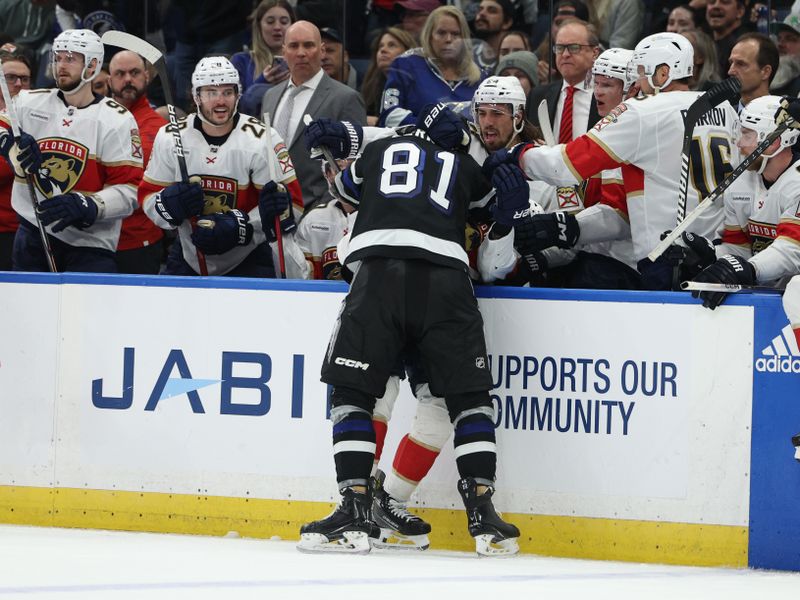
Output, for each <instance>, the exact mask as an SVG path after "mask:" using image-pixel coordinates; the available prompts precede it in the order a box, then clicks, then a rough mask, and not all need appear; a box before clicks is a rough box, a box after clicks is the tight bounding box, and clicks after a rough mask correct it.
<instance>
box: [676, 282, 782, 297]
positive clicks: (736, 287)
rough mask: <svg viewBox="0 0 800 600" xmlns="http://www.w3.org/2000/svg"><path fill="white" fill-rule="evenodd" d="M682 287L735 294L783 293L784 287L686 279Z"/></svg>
mask: <svg viewBox="0 0 800 600" xmlns="http://www.w3.org/2000/svg"><path fill="white" fill-rule="evenodd" d="M681 289H682V290H686V291H687V292H722V293H724V294H734V293H736V292H742V293H744V294H753V293H756V292H776V293H779V294H780V293H783V289H781V288H774V287H769V286H766V285H741V284H738V283H712V282H710V281H684V282H683V283H681Z"/></svg>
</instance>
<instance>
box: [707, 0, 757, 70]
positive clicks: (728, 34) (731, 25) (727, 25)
mask: <svg viewBox="0 0 800 600" xmlns="http://www.w3.org/2000/svg"><path fill="white" fill-rule="evenodd" d="M744 9H745V3H744V0H708V4H706V22H707V23H708V27H709V29H710V30H711V37H713V38H714V45H715V46H716V47H717V62H718V63H719V72H720V73H727V72H728V59H729V58H730V55H731V50H732V49H733V46H734V44H736V40H737V39H739V36H741V35H742V34H744V33H747V31H748V28H747V26H745V25H743V21H742V19H743V17H744Z"/></svg>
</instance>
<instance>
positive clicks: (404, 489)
mask: <svg viewBox="0 0 800 600" xmlns="http://www.w3.org/2000/svg"><path fill="white" fill-rule="evenodd" d="M439 451H440V450H439V449H438V448H432V447H430V446H425V445H424V444H422V443H420V442H418V441H416V440H415V439H413V438H411V437H409V436H408V435H405V436H403V439H402V440H400V444H399V445H398V446H397V452H395V455H394V462H393V463H392V472H391V473H389V474H387V475H386V481H385V482H384V484H383V489H385V490H386V491H387V492H388V494H389V495H390V496H391V497H392V498H394V499H395V500H399V501H401V502H408V500H409V499H410V498H411V494H413V493H414V490H416V489H417V486H418V485H419V482H420V481H422V478H423V477H425V475H427V474H428V471H430V470H431V467H433V463H434V461H435V460H436V457H437V456H439Z"/></svg>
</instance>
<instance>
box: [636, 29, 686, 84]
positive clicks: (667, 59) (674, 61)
mask: <svg viewBox="0 0 800 600" xmlns="http://www.w3.org/2000/svg"><path fill="white" fill-rule="evenodd" d="M660 65H667V66H668V67H669V77H667V80H666V81H665V82H664V83H663V84H661V86H656V85H655V84H654V83H653V75H655V73H656V69H658V67H659V66H660ZM639 67H642V69H641V72H640V70H639ZM693 67H694V48H693V47H692V43H691V42H690V41H689V40H687V39H686V38H685V37H683V36H682V35H681V34H679V33H671V32H664V33H654V34H653V35H648V36H647V37H646V38H644V39H643V40H642V41H641V42H639V43H638V44H636V48H634V50H633V56H632V57H631V61H630V68H631V70H632V75H631V76H632V77H635V78H636V79H638V78H639V77H641V76H642V75H645V76H647V82H648V83H649V84H650V86H651V87H653V88H654V89H655V90H656V91H658V90H660V89H661V88H665V87H667V86H668V85H669V84H670V83H672V82H673V81H675V80H676V79H683V78H685V77H691V75H692V69H693Z"/></svg>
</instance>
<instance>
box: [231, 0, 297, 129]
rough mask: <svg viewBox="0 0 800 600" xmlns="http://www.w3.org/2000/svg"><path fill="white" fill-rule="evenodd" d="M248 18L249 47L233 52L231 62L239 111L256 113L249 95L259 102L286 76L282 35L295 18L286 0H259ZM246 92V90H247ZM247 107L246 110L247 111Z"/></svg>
mask: <svg viewBox="0 0 800 600" xmlns="http://www.w3.org/2000/svg"><path fill="white" fill-rule="evenodd" d="M250 20H251V21H252V38H253V41H252V43H251V49H250V50H249V51H246V52H237V53H236V54H234V55H233V56H232V57H231V62H232V63H233V66H234V67H236V70H237V71H238V72H239V81H241V85H242V90H241V92H242V96H243V97H242V106H241V108H240V110H241V111H242V112H245V113H248V114H253V115H254V116H257V117H260V116H261V115H259V114H257V110H256V108H257V107H254V106H251V105H252V102H250V101H249V99H250V98H252V99H254V100H256V101H257V102H259V103H260V101H261V96H263V95H264V92H265V91H266V90H267V89H269V88H270V87H271V86H273V85H275V84H276V83H280V82H281V81H283V80H285V79H287V78H288V77H289V69H288V67H287V65H286V61H285V60H284V59H283V57H282V56H281V54H282V53H283V36H284V34H285V33H286V30H287V29H288V28H289V25H291V24H292V23H294V22H295V20H296V17H295V13H294V9H293V8H292V5H291V4H289V2H288V1H287V0H262V2H260V3H259V5H258V6H257V7H256V8H255V10H254V11H253V12H252V14H251V15H250ZM253 86H257V87H255V88H254V89H252V91H251V93H249V94H248V90H251V88H253ZM248 109H250V110H248Z"/></svg>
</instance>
